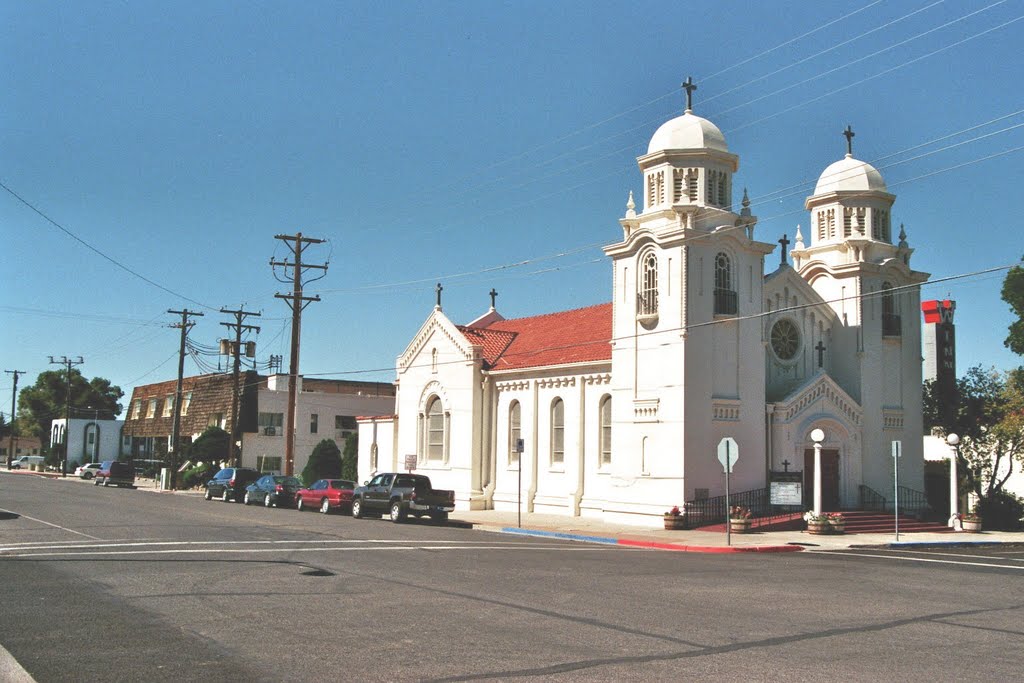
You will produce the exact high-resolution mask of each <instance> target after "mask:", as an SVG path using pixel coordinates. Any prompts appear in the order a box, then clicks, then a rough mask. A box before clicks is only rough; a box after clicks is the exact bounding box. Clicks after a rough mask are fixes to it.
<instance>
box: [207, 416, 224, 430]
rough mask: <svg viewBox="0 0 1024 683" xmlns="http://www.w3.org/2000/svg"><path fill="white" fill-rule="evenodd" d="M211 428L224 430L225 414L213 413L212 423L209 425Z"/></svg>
mask: <svg viewBox="0 0 1024 683" xmlns="http://www.w3.org/2000/svg"><path fill="white" fill-rule="evenodd" d="M207 425H208V426H210V427H220V428H221V429H224V413H213V414H212V415H210V421H209V422H208V423H207Z"/></svg>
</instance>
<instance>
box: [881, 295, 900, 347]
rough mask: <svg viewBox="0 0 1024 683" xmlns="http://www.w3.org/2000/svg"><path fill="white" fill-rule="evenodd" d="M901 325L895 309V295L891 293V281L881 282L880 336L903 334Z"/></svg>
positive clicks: (898, 335)
mask: <svg viewBox="0 0 1024 683" xmlns="http://www.w3.org/2000/svg"><path fill="white" fill-rule="evenodd" d="M902 328H903V325H902V320H900V314H899V311H898V310H897V309H896V296H895V295H894V294H893V293H892V283H889V282H883V283H882V336H883V337H901V336H903V329H902Z"/></svg>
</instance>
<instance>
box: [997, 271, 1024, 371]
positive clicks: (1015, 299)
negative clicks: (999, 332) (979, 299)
mask: <svg viewBox="0 0 1024 683" xmlns="http://www.w3.org/2000/svg"><path fill="white" fill-rule="evenodd" d="M1022 262H1024V260H1022ZM1002 296H1003V301H1005V302H1006V303H1008V304H1010V308H1011V309H1012V310H1013V313H1014V315H1016V316H1017V320H1016V321H1014V322H1013V323H1011V324H1010V334H1009V336H1007V337H1006V341H1005V342H1003V343H1004V344H1006V347H1007V348H1008V349H1010V350H1011V351H1013V352H1014V353H1016V354H1017V355H1024V268H1022V267H1021V266H1019V265H1017V266H1014V267H1013V268H1010V272H1008V273H1007V274H1006V279H1005V280H1003V291H1002Z"/></svg>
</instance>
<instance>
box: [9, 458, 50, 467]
mask: <svg viewBox="0 0 1024 683" xmlns="http://www.w3.org/2000/svg"><path fill="white" fill-rule="evenodd" d="M44 462H46V458H44V457H43V456H41V455H22V456H20V457H17V458H15V459H14V460H13V461H12V462H11V469H12V470H21V469H25V470H27V469H31V466H32V465H42V464H43V463H44Z"/></svg>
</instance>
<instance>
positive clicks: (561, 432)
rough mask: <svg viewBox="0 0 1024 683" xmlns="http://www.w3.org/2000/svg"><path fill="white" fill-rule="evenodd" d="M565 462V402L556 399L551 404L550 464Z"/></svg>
mask: <svg viewBox="0 0 1024 683" xmlns="http://www.w3.org/2000/svg"><path fill="white" fill-rule="evenodd" d="M564 462H565V402H564V401H562V399H560V398H556V399H555V400H554V401H552V402H551V463H552V464H561V463H564Z"/></svg>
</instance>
